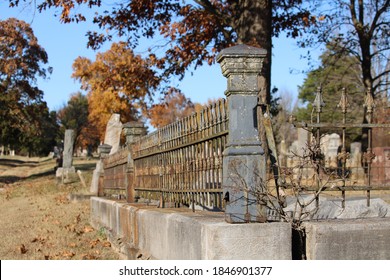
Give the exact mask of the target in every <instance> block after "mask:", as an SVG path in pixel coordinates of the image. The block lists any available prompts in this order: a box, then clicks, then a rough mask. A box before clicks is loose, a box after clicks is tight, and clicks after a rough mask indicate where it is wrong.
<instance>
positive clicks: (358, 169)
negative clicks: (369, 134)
mask: <svg viewBox="0 0 390 280" xmlns="http://www.w3.org/2000/svg"><path fill="white" fill-rule="evenodd" d="M348 167H349V168H350V169H351V179H352V180H359V179H361V180H363V179H364V169H363V167H362V143H360V142H353V143H351V157H350V164H349V166H348Z"/></svg>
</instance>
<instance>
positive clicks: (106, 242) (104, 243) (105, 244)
mask: <svg viewBox="0 0 390 280" xmlns="http://www.w3.org/2000/svg"><path fill="white" fill-rule="evenodd" d="M103 247H107V248H108V247H111V243H110V242H108V241H104V242H103Z"/></svg>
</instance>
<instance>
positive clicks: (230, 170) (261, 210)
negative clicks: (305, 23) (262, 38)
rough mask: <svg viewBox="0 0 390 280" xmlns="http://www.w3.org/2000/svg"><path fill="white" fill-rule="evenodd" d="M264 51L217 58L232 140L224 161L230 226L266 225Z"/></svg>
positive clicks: (241, 50) (243, 49)
mask: <svg viewBox="0 0 390 280" xmlns="http://www.w3.org/2000/svg"><path fill="white" fill-rule="evenodd" d="M266 53H267V52H266V51H265V50H264V49H259V48H255V47H250V46H246V45H237V46H234V47H230V48H227V49H224V50H222V51H221V53H220V54H219V55H218V57H217V61H218V63H220V65H221V69H222V74H223V75H224V76H225V77H226V78H227V90H226V91H225V95H226V97H227V100H228V106H229V138H228V143H227V147H226V149H225V151H224V154H223V156H224V158H223V179H222V186H223V197H224V199H225V202H226V207H225V220H226V221H227V222H229V223H248V222H265V221H266V219H267V214H266V207H265V204H266V196H265V195H264V189H265V186H266V182H265V178H266V158H265V154H264V149H263V148H262V145H261V141H260V139H259V132H258V129H257V114H256V112H257V103H258V93H259V91H260V90H261V89H262V88H263V87H264V85H263V84H262V82H261V81H262V79H259V77H260V74H261V70H262V66H263V60H264V58H265V56H266Z"/></svg>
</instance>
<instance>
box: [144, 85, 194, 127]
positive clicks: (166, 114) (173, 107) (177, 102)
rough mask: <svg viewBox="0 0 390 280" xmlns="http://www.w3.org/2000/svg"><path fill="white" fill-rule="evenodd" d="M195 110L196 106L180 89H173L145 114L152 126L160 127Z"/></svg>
mask: <svg viewBox="0 0 390 280" xmlns="http://www.w3.org/2000/svg"><path fill="white" fill-rule="evenodd" d="M195 110H196V106H195V104H193V103H192V102H191V100H190V99H188V98H186V97H185V96H184V94H183V93H181V92H180V91H177V90H173V92H172V93H169V94H167V95H166V96H165V97H164V99H163V100H162V102H161V103H160V104H155V105H153V106H152V107H151V108H150V109H149V110H148V111H147V115H148V117H149V119H150V124H151V125H152V126H154V127H156V128H161V127H163V126H165V125H168V124H170V123H172V122H175V121H177V120H179V119H182V118H184V117H187V116H189V115H191V114H192V113H194V112H195Z"/></svg>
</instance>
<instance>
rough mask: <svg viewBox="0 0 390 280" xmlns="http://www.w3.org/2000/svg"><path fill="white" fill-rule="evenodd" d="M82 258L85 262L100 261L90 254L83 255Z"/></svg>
mask: <svg viewBox="0 0 390 280" xmlns="http://www.w3.org/2000/svg"><path fill="white" fill-rule="evenodd" d="M81 258H82V259H83V260H97V259H98V258H97V257H96V256H94V255H90V254H85V255H82V256H81Z"/></svg>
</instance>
